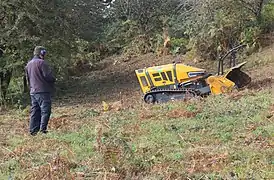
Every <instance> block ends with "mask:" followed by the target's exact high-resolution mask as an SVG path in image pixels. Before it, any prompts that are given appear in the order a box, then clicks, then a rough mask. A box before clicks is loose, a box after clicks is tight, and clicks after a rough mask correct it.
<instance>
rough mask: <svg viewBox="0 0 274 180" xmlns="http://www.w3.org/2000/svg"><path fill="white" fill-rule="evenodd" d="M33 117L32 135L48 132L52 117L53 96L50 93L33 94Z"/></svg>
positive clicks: (31, 116)
mask: <svg viewBox="0 0 274 180" xmlns="http://www.w3.org/2000/svg"><path fill="white" fill-rule="evenodd" d="M30 97H31V115H30V129H29V131H30V133H31V134H33V135H35V134H36V133H37V132H38V131H39V130H40V131H41V132H46V131H47V126H48V122H49V118H50V115H51V95H50V93H36V94H31V95H30Z"/></svg>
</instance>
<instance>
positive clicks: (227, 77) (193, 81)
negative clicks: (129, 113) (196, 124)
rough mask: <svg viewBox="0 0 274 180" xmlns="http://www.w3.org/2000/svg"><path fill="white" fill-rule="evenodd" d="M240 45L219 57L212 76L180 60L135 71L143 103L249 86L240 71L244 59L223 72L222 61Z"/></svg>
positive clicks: (223, 91) (203, 94)
mask: <svg viewBox="0 0 274 180" xmlns="http://www.w3.org/2000/svg"><path fill="white" fill-rule="evenodd" d="M241 47H243V45H240V46H238V47H235V48H233V49H231V50H230V51H228V52H227V53H226V54H225V55H224V56H223V57H221V58H220V59H219V64H218V73H217V74H216V75H212V74H211V73H208V72H207V71H206V70H205V69H201V68H197V67H192V66H188V65H185V64H183V63H176V62H174V63H170V64H166V65H161V66H153V67H148V68H144V69H138V70H135V73H136V76H137V79H138V81H139V84H140V87H141V90H142V92H143V94H144V101H145V102H146V103H155V102H164V101H168V100H172V99H188V98H193V97H197V96H201V97H204V96H208V95H210V94H222V93H227V92H231V91H232V90H233V89H239V88H243V87H245V86H246V85H248V84H249V83H250V81H251V78H250V76H249V75H248V74H246V73H245V72H243V71H241V68H242V67H243V66H244V65H245V64H246V62H243V63H241V64H239V65H236V66H233V67H232V68H230V69H229V70H228V71H227V72H224V71H223V60H224V59H225V58H226V57H227V56H228V55H229V54H230V53H232V52H234V53H235V51H236V50H237V49H239V48H241Z"/></svg>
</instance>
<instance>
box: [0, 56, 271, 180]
mask: <svg viewBox="0 0 274 180" xmlns="http://www.w3.org/2000/svg"><path fill="white" fill-rule="evenodd" d="M270 55H271V53H269V56H270ZM253 58H254V57H253ZM264 59H267V63H263V64H262V67H260V68H261V70H260V71H259V70H258V69H255V68H254V67H253V69H252V67H249V70H250V72H252V75H253V82H252V84H251V86H250V87H248V88H247V89H245V90H243V91H240V92H234V93H232V94H226V95H221V96H210V97H207V98H206V99H196V100H192V101H188V102H183V101H177V102H170V103H165V104H157V105H153V106H148V105H146V104H144V103H143V102H141V101H140V100H136V99H134V98H132V99H126V100H123V99H122V101H118V102H114V103H113V102H107V103H109V105H110V108H109V110H108V111H104V110H103V105H102V103H97V104H88V103H81V102H78V101H77V102H75V103H72V101H73V99H71V102H70V100H67V102H65V103H64V102H56V104H55V105H54V108H53V114H52V118H51V120H50V125H49V130H50V132H49V134H47V135H41V134H39V135H38V136H36V137H31V136H29V135H28V132H27V131H28V119H29V112H28V109H26V110H11V111H7V112H5V113H2V114H1V115H0V126H1V129H0V179H1V180H2V179H3V180H5V179H27V180H29V179H37V180H41V179H49V180H50V179H54V180H55V179H88V180H89V179H110V180H113V179H114V180H115V179H147V180H154V179H155V180H156V179H157V180H158V179H191V180H192V179H193V180H194V179H195V180H196V179H204V180H206V179H231V180H232V179H234V180H236V179H254V180H257V179H267V180H268V179H274V173H273V172H274V140H273V137H274V125H273V124H274V123H273V122H274V94H273V88H272V87H271V86H272V85H273V81H272V80H273V79H272V77H273V76H272V75H273V74H272V73H273V72H272V68H273V66H272V65H273V64H271V63H272V62H273V60H272V59H271V58H270V57H265V58H264ZM254 61H257V59H256V58H254V59H252V62H253V63H254ZM271 67H272V68H271ZM136 91H138V88H136ZM136 94H138V93H137V92H135V95H136ZM114 97H116V98H117V100H119V98H118V97H119V96H118V95H114ZM74 98H75V99H77V98H78V99H79V98H80V97H79V96H77V97H74ZM92 98H94V97H92ZM84 99H85V97H84ZM101 99H103V98H99V100H101Z"/></svg>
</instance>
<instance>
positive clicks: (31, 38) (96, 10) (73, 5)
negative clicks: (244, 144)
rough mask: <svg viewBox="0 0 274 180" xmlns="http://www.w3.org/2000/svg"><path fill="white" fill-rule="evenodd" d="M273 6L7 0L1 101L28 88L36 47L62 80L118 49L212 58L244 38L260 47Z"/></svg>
mask: <svg viewBox="0 0 274 180" xmlns="http://www.w3.org/2000/svg"><path fill="white" fill-rule="evenodd" d="M273 3H274V2H273V0H268V1H264V0H252V1H249V0H207V1H196V0H195V1H194V0H184V1H182V0H170V1H165V0H151V1H147V0H115V1H113V0H100V1H96V2H95V1H89V0H59V1H50V2H47V1H43V2H42V1H38V0H26V1H22V2H21V1H15V0H14V1H10V0H2V1H1V4H0V20H1V21H0V49H1V52H3V56H0V79H1V90H0V92H1V96H0V97H1V100H0V101H1V102H3V100H4V99H9V98H11V96H9V93H10V92H12V93H13V92H14V93H15V94H16V91H17V94H18V95H20V94H21V93H22V92H26V91H27V89H26V83H25V81H23V79H24V66H25V65H26V63H27V61H28V60H29V59H30V58H31V56H32V51H33V48H34V47H35V46H36V45H43V46H45V47H47V49H48V52H49V53H48V56H47V60H48V61H50V64H51V66H52V68H53V69H54V71H55V73H56V75H57V76H58V79H59V80H63V79H67V78H68V77H69V76H71V75H79V74H81V73H84V72H87V71H90V70H91V67H92V66H93V65H94V64H95V63H97V62H98V61H100V60H102V59H103V58H105V57H108V56H112V55H114V54H124V55H127V56H128V57H129V58H130V57H132V56H138V55H140V54H146V53H156V54H158V53H159V52H162V51H163V49H165V48H166V49H168V52H169V53H171V54H173V55H175V54H184V53H186V52H188V51H190V53H191V54H192V55H191V56H192V57H193V58H194V57H197V56H199V57H198V58H199V59H204V60H207V59H210V60H214V59H216V58H217V57H218V56H219V55H220V54H222V53H224V52H225V51H226V50H228V49H230V48H231V47H233V46H236V45H237V44H240V43H247V44H248V46H249V47H251V48H253V49H254V50H256V49H259V48H260V46H262V45H263V43H261V42H260V41H262V40H261V37H262V36H263V35H264V34H265V33H269V32H271V31H272V30H273V19H274V14H273V11H274V10H273V6H274V5H273ZM166 45H167V47H164V46H166ZM250 52H251V50H250ZM17 80H19V81H22V83H18V84H20V87H14V88H13V87H11V86H9V85H10V83H11V82H12V81H17ZM13 84H14V83H13ZM21 84H23V85H21ZM7 96H9V97H7Z"/></svg>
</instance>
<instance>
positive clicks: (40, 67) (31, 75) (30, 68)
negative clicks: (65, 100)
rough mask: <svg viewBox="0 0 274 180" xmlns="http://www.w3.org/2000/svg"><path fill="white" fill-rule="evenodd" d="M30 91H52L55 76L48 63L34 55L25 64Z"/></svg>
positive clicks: (32, 92)
mask: <svg viewBox="0 0 274 180" xmlns="http://www.w3.org/2000/svg"><path fill="white" fill-rule="evenodd" d="M26 75H27V80H28V83H29V86H30V93H31V94H34V93H44V92H47V93H53V91H54V82H55V81H56V80H55V77H54V76H53V74H52V72H51V70H50V68H49V66H48V64H47V63H46V61H44V60H43V59H40V58H39V57H34V58H33V59H32V60H31V61H29V62H28V64H27V66H26Z"/></svg>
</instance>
